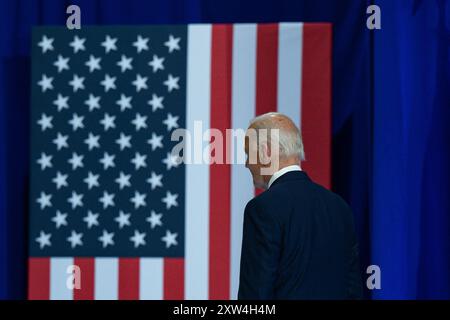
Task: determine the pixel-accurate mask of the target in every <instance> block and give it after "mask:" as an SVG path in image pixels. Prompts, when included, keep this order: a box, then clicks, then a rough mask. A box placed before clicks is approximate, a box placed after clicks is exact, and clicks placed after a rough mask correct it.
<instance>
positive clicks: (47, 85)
mask: <svg viewBox="0 0 450 320" xmlns="http://www.w3.org/2000/svg"><path fill="white" fill-rule="evenodd" d="M52 81H53V77H47V75H45V74H43V75H42V78H41V80H40V81H39V82H38V85H40V86H41V89H42V92H45V91H47V90H51V89H53V84H52Z"/></svg>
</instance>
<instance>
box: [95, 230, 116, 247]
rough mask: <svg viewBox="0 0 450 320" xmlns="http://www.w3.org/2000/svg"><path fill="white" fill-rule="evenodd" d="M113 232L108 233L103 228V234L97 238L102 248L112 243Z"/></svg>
mask: <svg viewBox="0 0 450 320" xmlns="http://www.w3.org/2000/svg"><path fill="white" fill-rule="evenodd" d="M113 237H114V232H111V233H108V231H106V230H103V234H102V235H101V237H99V238H98V240H99V241H100V242H101V243H102V245H103V248H106V247H107V246H108V245H114V240H113Z"/></svg>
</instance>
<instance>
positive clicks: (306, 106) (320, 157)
mask: <svg viewBox="0 0 450 320" xmlns="http://www.w3.org/2000/svg"><path fill="white" fill-rule="evenodd" d="M331 36H332V31H331V24H326V23H323V24H308V23H305V24H304V26H303V62H302V110H301V112H302V135H303V141H304V143H305V153H306V159H307V160H306V161H305V162H303V163H302V167H303V169H304V170H305V171H306V172H308V174H309V175H310V176H311V178H312V179H313V180H314V181H315V182H317V183H319V184H321V185H323V186H324V187H326V188H330V187H331V41H332V40H331Z"/></svg>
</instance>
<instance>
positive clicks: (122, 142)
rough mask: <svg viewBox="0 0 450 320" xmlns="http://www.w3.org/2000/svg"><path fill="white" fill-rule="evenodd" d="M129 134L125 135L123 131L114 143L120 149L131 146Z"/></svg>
mask: <svg viewBox="0 0 450 320" xmlns="http://www.w3.org/2000/svg"><path fill="white" fill-rule="evenodd" d="M130 141H131V135H129V136H126V135H124V134H123V132H121V133H120V138H119V139H117V140H116V143H117V144H118V145H119V147H120V151H122V150H123V149H125V148H131V142H130Z"/></svg>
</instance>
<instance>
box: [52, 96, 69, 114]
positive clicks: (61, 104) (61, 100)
mask: <svg viewBox="0 0 450 320" xmlns="http://www.w3.org/2000/svg"><path fill="white" fill-rule="evenodd" d="M68 100H69V97H64V96H62V95H61V94H59V93H58V96H57V98H56V100H54V101H53V104H54V105H56V106H57V107H58V111H61V110H62V109H69V104H68V103H67V101H68Z"/></svg>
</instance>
